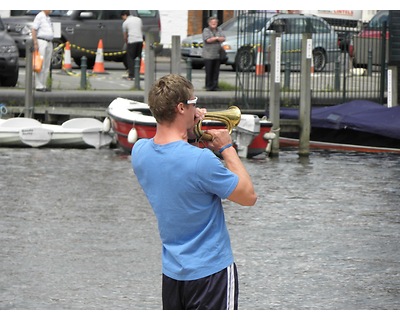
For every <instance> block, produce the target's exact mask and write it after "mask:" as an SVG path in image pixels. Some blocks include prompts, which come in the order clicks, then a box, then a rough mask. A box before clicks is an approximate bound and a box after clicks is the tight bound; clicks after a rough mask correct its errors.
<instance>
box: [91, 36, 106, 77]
mask: <svg viewBox="0 0 400 320" xmlns="http://www.w3.org/2000/svg"><path fill="white" fill-rule="evenodd" d="M93 73H106V72H105V69H104V53H103V40H102V39H100V40H99V44H98V45H97V52H96V60H95V62H94V66H93Z"/></svg>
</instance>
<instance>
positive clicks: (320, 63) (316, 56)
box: [313, 48, 326, 72]
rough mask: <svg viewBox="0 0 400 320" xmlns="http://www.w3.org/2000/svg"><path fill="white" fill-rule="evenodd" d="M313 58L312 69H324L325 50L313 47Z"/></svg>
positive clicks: (318, 70)
mask: <svg viewBox="0 0 400 320" xmlns="http://www.w3.org/2000/svg"><path fill="white" fill-rule="evenodd" d="M313 60H314V70H315V71H316V72H321V71H322V70H324V68H325V66H326V54H325V51H324V50H323V49H321V48H319V49H314V51H313Z"/></svg>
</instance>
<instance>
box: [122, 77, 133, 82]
mask: <svg viewBox="0 0 400 320" xmlns="http://www.w3.org/2000/svg"><path fill="white" fill-rule="evenodd" d="M122 78H123V79H125V80H128V81H133V80H134V78H132V77H129V76H123V77H122Z"/></svg>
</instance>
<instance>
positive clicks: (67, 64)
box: [62, 41, 72, 71]
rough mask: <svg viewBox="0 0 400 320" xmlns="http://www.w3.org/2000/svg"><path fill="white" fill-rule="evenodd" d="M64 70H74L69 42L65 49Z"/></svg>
mask: <svg viewBox="0 0 400 320" xmlns="http://www.w3.org/2000/svg"><path fill="white" fill-rule="evenodd" d="M62 68H63V70H64V71H71V70H72V63H71V46H70V44H69V41H67V42H66V43H65V49H64V60H63V67H62Z"/></svg>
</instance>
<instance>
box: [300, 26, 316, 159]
mask: <svg viewBox="0 0 400 320" xmlns="http://www.w3.org/2000/svg"><path fill="white" fill-rule="evenodd" d="M312 48H313V46H312V38H311V34H310V33H305V34H303V39H302V42H301V71H300V72H301V74H300V79H301V81H300V108H299V121H300V134H299V152H298V153H299V155H300V156H308V155H309V153H310V132H311V128H310V126H311V59H313V53H312Z"/></svg>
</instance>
